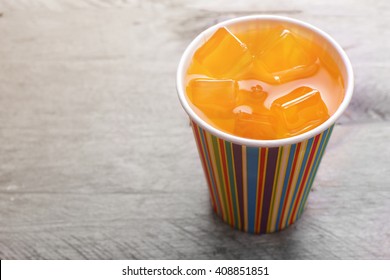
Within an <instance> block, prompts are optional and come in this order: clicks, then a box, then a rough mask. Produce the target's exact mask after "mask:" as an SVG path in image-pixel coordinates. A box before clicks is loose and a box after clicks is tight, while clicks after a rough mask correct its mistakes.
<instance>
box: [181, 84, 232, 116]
mask: <svg viewBox="0 0 390 280" xmlns="http://www.w3.org/2000/svg"><path fill="white" fill-rule="evenodd" d="M236 91H237V85H236V82H235V81H234V80H230V79H225V80H214V79H193V80H191V81H190V82H189V84H188V87H187V92H188V96H189V97H190V99H191V101H192V103H193V104H194V105H195V106H196V107H198V108H199V109H200V110H202V111H203V112H204V113H205V114H206V115H207V116H213V117H222V118H225V117H228V116H229V114H230V116H231V114H232V110H233V109H234V107H235V102H236Z"/></svg>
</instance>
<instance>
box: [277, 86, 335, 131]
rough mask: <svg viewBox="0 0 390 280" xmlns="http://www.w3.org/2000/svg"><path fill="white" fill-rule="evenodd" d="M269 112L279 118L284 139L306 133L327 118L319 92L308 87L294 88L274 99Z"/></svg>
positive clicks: (326, 111)
mask: <svg viewBox="0 0 390 280" xmlns="http://www.w3.org/2000/svg"><path fill="white" fill-rule="evenodd" d="M271 111H273V112H274V113H275V114H277V115H278V116H279V117H280V118H281V121H282V123H281V129H282V128H285V129H286V131H285V134H286V137H288V136H293V135H296V134H300V133H303V132H306V131H308V130H310V129H312V128H314V127H316V126H318V125H320V124H321V123H323V122H325V121H326V120H327V119H328V118H329V114H328V108H327V107H326V105H325V103H324V101H323V100H322V98H321V94H320V92H319V91H318V90H316V89H312V88H310V87H299V88H296V89H295V90H293V91H291V92H290V93H288V94H286V95H284V96H282V97H280V98H278V99H276V100H275V101H274V102H273V103H272V105H271Z"/></svg>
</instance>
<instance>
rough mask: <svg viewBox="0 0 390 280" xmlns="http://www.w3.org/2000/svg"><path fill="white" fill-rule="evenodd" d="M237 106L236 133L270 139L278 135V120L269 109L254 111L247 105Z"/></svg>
mask: <svg viewBox="0 0 390 280" xmlns="http://www.w3.org/2000/svg"><path fill="white" fill-rule="evenodd" d="M240 107H241V108H236V109H235V110H234V112H235V120H236V123H235V129H234V133H235V134H236V135H238V136H240V137H244V138H250V139H262V140H269V139H275V138H276V137H277V134H276V128H277V120H276V118H275V117H274V116H273V115H272V113H271V112H270V111H268V110H264V111H261V112H253V111H251V110H248V108H247V107H245V106H240Z"/></svg>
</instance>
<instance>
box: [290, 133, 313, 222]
mask: <svg viewBox="0 0 390 280" xmlns="http://www.w3.org/2000/svg"><path fill="white" fill-rule="evenodd" d="M313 140H314V138H310V139H309V140H308V141H307V145H306V150H305V155H304V156H303V161H302V164H301V169H300V170H299V175H298V180H297V183H296V184H295V190H294V194H293V198H292V200H291V205H290V209H289V210H288V215H287V219H286V225H285V226H288V221H289V220H290V216H291V212H292V209H293V206H294V202H295V199H296V197H297V193H298V189H299V185H300V184H301V181H302V176H303V173H304V171H305V169H306V163H307V159H308V157H309V154H310V150H311V147H312V145H313Z"/></svg>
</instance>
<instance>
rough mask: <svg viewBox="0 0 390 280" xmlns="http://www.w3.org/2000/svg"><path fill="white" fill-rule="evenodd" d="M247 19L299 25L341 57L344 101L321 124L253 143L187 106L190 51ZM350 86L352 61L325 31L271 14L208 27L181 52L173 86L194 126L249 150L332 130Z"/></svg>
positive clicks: (276, 145) (298, 139)
mask: <svg viewBox="0 0 390 280" xmlns="http://www.w3.org/2000/svg"><path fill="white" fill-rule="evenodd" d="M250 20H277V21H281V22H286V23H292V24H294V25H298V26H299V27H302V28H304V29H308V30H310V31H312V32H314V33H316V34H318V35H319V36H321V37H322V38H323V39H325V40H326V41H328V43H330V45H331V46H332V47H333V48H334V49H335V50H336V51H337V53H338V55H339V56H340V58H341V61H342V63H343V64H344V66H345V69H346V77H344V84H345V93H344V99H343V101H342V102H341V104H340V106H339V107H338V109H337V110H336V112H335V113H334V114H333V115H331V116H330V117H329V119H328V120H326V121H325V122H324V123H322V124H321V125H319V126H317V127H315V128H313V129H311V130H309V131H307V132H305V133H302V134H299V135H296V136H293V137H289V138H283V139H275V140H256V139H248V138H243V137H238V136H234V135H231V134H229V133H226V132H223V131H221V130H219V129H217V128H215V127H213V126H212V125H210V124H209V123H207V122H206V121H204V120H203V119H202V118H201V117H199V116H198V115H197V114H196V113H195V111H194V110H193V109H192V108H191V106H190V104H189V103H188V100H187V98H186V95H185V84H184V78H185V75H186V73H185V70H186V69H185V66H186V63H187V61H188V60H190V59H191V58H192V54H193V52H194V51H195V50H196V49H197V48H198V47H199V46H200V45H201V43H202V39H203V38H204V36H205V35H209V34H210V35H211V34H212V33H213V32H214V31H215V30H216V29H218V28H220V27H222V26H226V25H231V24H234V23H238V22H243V21H250ZM353 85H354V78H353V70H352V65H351V62H350V60H349V58H348V56H347V54H346V53H345V52H344V50H343V49H342V48H341V46H340V45H339V44H338V43H337V42H336V41H335V40H334V39H333V38H332V37H331V36H330V35H328V34H327V33H325V32H324V31H322V30H320V29H318V28H317V27H315V26H313V25H311V24H308V23H306V22H303V21H300V20H296V19H292V18H289V17H284V16H274V15H251V16H244V17H237V18H234V19H230V20H226V21H223V22H220V23H218V24H216V25H213V26H211V27H210V28H208V29H206V30H204V31H203V32H201V33H200V34H199V35H198V36H197V37H195V39H194V40H193V41H192V42H191V43H190V44H189V45H188V46H187V48H186V50H185V51H184V53H183V55H182V57H181V59H180V62H179V66H178V69H177V75H176V87H177V93H178V95H179V100H180V102H181V105H182V107H183V108H184V110H185V111H186V112H187V114H188V115H189V117H190V118H191V119H192V120H193V121H194V122H195V123H197V124H198V125H199V126H200V127H202V128H203V129H205V130H207V131H208V132H210V133H211V134H213V135H215V136H217V137H219V138H221V139H224V140H226V141H229V142H232V143H235V144H239V145H244V146H251V147H280V146H285V145H292V144H296V143H299V142H302V141H304V140H307V139H310V138H312V137H314V136H316V135H318V134H320V133H321V132H323V131H325V130H326V129H328V128H329V127H331V126H332V125H333V124H334V123H335V122H336V120H337V119H338V118H339V117H340V116H341V115H342V114H343V112H344V111H345V109H346V108H347V106H348V104H349V102H350V101H351V98H352V93H353Z"/></svg>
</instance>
